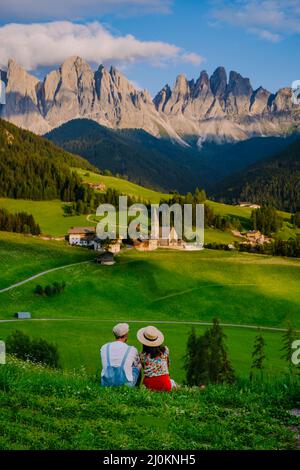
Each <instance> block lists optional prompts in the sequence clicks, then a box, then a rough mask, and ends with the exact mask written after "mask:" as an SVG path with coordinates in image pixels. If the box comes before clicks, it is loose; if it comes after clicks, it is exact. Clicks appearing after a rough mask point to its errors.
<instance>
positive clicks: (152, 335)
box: [137, 326, 176, 392]
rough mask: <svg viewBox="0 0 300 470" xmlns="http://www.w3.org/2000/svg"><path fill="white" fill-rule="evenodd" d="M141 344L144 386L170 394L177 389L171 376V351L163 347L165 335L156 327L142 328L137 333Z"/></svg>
mask: <svg viewBox="0 0 300 470" xmlns="http://www.w3.org/2000/svg"><path fill="white" fill-rule="evenodd" d="M137 338H138V340H139V342H140V343H141V344H142V345H143V351H142V353H141V354H140V359H141V364H142V367H143V370H144V380H143V384H144V385H145V386H146V387H147V388H149V389H151V390H157V391H164V392H170V391H171V390H172V388H176V384H175V382H174V380H172V379H170V374H169V363H170V362H169V349H168V348H167V346H163V342H164V335H163V334H162V332H161V331H159V330H158V329H157V328H155V326H147V327H146V328H141V329H140V330H139V331H138V333H137Z"/></svg>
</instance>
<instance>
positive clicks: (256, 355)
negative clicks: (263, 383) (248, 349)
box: [249, 330, 266, 380]
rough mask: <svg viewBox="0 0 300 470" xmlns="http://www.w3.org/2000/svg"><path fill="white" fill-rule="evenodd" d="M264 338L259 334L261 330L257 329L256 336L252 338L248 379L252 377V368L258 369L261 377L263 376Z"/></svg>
mask: <svg viewBox="0 0 300 470" xmlns="http://www.w3.org/2000/svg"><path fill="white" fill-rule="evenodd" d="M265 345H266V343H265V340H264V338H263V337H262V335H261V332H260V330H259V334H258V335H257V336H256V338H255V340H254V348H253V352H252V364H251V369H250V376H249V378H250V380H252V379H253V372H254V369H257V370H259V371H260V374H261V378H262V377H263V369H264V360H265V358H266V356H265Z"/></svg>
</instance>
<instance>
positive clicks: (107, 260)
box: [96, 251, 115, 266]
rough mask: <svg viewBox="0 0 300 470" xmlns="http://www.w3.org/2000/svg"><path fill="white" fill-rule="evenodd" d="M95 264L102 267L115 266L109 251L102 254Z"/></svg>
mask: <svg viewBox="0 0 300 470" xmlns="http://www.w3.org/2000/svg"><path fill="white" fill-rule="evenodd" d="M96 263H100V264H102V265H103V266H112V265H113V264H115V260H114V255H113V253H110V252H109V251H107V252H105V253H102V254H101V255H99V256H98V257H97V258H96Z"/></svg>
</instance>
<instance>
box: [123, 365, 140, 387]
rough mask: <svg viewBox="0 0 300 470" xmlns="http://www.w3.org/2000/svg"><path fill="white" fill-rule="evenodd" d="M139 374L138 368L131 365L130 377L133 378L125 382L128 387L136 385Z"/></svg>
mask: <svg viewBox="0 0 300 470" xmlns="http://www.w3.org/2000/svg"><path fill="white" fill-rule="evenodd" d="M139 376H140V369H139V368H138V367H133V368H132V377H133V380H132V381H130V382H127V383H126V385H127V386H128V387H135V386H136V383H137V381H138V378H139Z"/></svg>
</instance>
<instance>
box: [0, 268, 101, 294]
mask: <svg viewBox="0 0 300 470" xmlns="http://www.w3.org/2000/svg"><path fill="white" fill-rule="evenodd" d="M91 261H92V260H88V261H80V262H79V263H72V264H65V265H64V266H59V267H57V268H52V269H47V271H42V272H41V273H38V274H35V275H34V276H31V277H28V278H27V279H24V281H20V282H17V283H16V284H12V285H11V286H9V287H5V288H4V289H0V294H2V293H3V292H7V291H9V290H11V289H15V288H16V287H19V286H22V285H23V284H26V283H27V282H30V281H32V280H33V279H37V278H38V277H41V276H44V275H45V274H48V273H52V272H54V271H58V270H59V269H66V268H70V267H71V266H78V265H79V264H86V263H90V262H91Z"/></svg>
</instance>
